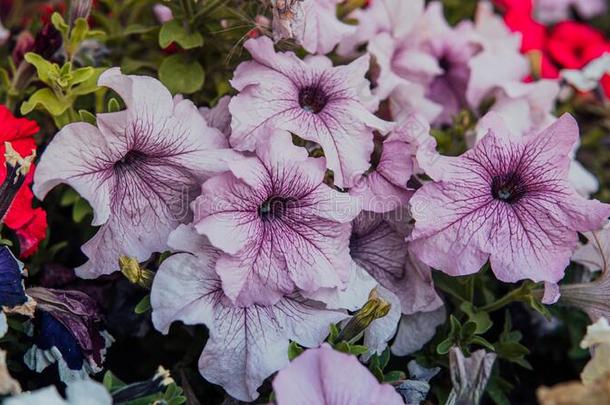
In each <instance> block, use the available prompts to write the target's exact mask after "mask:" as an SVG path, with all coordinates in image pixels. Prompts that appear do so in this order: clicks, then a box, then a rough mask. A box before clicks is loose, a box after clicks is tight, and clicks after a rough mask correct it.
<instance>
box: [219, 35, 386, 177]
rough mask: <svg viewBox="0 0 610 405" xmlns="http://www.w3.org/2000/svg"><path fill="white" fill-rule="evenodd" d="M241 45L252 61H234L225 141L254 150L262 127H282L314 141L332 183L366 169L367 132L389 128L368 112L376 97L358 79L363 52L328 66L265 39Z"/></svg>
mask: <svg viewBox="0 0 610 405" xmlns="http://www.w3.org/2000/svg"><path fill="white" fill-rule="evenodd" d="M244 46H245V48H246V49H248V51H249V52H250V54H251V55H252V57H253V59H254V60H252V61H248V62H244V63H242V64H240V65H239V66H238V67H237V69H236V71H235V74H234V77H233V80H231V84H232V85H233V87H234V88H235V89H237V90H238V91H239V94H237V95H236V96H235V97H233V99H232V100H231V103H230V104H229V110H230V111H231V114H232V115H233V120H232V122H231V130H232V134H231V145H232V146H233V147H235V148H237V149H239V150H254V148H255V147H256V141H257V139H260V138H261V137H263V136H264V135H265V134H266V133H267V132H268V130H267V129H266V128H269V127H272V128H278V129H283V130H287V131H290V132H292V133H293V134H296V135H298V136H300V137H301V138H303V139H306V140H310V141H314V142H317V143H318V144H320V146H321V147H322V149H323V150H324V155H325V157H326V161H327V164H328V168H329V169H331V170H332V171H333V174H334V181H335V184H336V185H337V186H339V187H349V186H350V185H352V183H353V182H354V181H355V179H356V176H357V175H360V174H362V173H364V172H365V171H366V170H367V169H368V168H369V158H370V156H371V153H372V152H373V130H374V129H377V130H379V131H380V132H382V133H387V132H388V131H389V130H390V129H391V128H392V124H391V123H389V122H386V121H383V120H381V119H379V118H377V117H376V116H374V115H373V114H372V113H371V112H370V111H369V108H370V109H374V108H376V105H377V100H376V99H375V98H374V97H372V96H371V92H370V89H369V82H368V80H366V79H365V77H364V76H365V74H366V72H367V70H368V68H369V58H368V56H363V57H361V58H358V59H357V60H355V61H353V62H352V63H350V64H349V65H345V66H336V67H333V66H332V64H331V61H330V60H329V59H327V58H326V57H322V56H318V57H313V58H309V59H307V60H306V61H302V60H301V59H299V58H298V57H297V56H296V55H295V54H294V53H292V52H284V53H276V52H275V51H274V49H273V43H272V42H271V40H270V39H269V38H266V37H261V38H257V39H251V40H248V41H247V42H246V44H245V45H244Z"/></svg>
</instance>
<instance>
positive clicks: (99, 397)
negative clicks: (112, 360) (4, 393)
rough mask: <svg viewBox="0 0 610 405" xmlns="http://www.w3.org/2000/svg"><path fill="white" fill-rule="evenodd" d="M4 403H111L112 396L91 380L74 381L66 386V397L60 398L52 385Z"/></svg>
mask: <svg viewBox="0 0 610 405" xmlns="http://www.w3.org/2000/svg"><path fill="white" fill-rule="evenodd" d="M4 403H5V404H6V405H38V404H49V405H83V404H87V405H112V403H113V402H112V397H111V396H110V394H109V393H108V391H107V390H106V388H105V387H104V386H103V385H102V384H100V383H98V382H97V381H93V380H82V381H74V382H72V383H70V384H68V385H67V387H66V398H65V399H64V398H62V397H61V395H59V392H57V388H56V387H55V386H53V385H51V386H48V387H45V388H41V389H39V390H36V391H32V392H26V393H23V394H21V395H18V396H14V397H12V398H8V399H6V400H5V402H4Z"/></svg>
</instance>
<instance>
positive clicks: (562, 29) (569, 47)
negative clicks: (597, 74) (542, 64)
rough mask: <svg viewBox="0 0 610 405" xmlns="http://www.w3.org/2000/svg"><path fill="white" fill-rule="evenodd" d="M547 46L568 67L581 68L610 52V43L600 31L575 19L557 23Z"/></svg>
mask: <svg viewBox="0 0 610 405" xmlns="http://www.w3.org/2000/svg"><path fill="white" fill-rule="evenodd" d="M547 48H548V51H549V54H550V55H551V57H552V58H553V59H554V60H555V62H557V64H559V65H560V66H561V67H563V68H567V69H580V68H582V67H583V66H585V65H586V64H587V63H589V62H591V61H592V60H593V59H595V58H597V57H599V56H601V55H603V54H604V52H610V45H609V44H608V43H607V42H606V38H605V37H604V35H603V34H602V33H601V32H600V31H598V30H596V29H594V28H591V27H589V26H588V25H585V24H581V23H577V22H574V21H564V22H562V23H559V24H557V25H556V26H555V28H554V29H553V31H552V32H551V35H550V36H549V39H548V44H547Z"/></svg>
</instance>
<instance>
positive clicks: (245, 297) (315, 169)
mask: <svg viewBox="0 0 610 405" xmlns="http://www.w3.org/2000/svg"><path fill="white" fill-rule="evenodd" d="M324 167H325V162H324V159H323V158H310V157H308V156H307V151H306V150H305V149H304V148H299V147H297V146H294V145H293V144H292V140H291V137H290V134H288V133H286V132H284V131H277V132H270V133H268V134H267V138H266V139H261V142H260V143H259V145H258V147H257V155H256V156H252V157H247V158H244V159H243V160H241V161H237V162H232V163H230V169H231V170H230V172H227V173H224V174H221V175H218V176H216V177H213V178H211V179H210V180H208V181H206V182H205V183H204V184H203V187H202V194H201V196H200V197H198V198H197V200H196V201H195V202H194V204H193V210H194V211H195V225H196V228H197V231H198V232H200V233H202V234H204V235H206V236H207V237H208V238H209V239H210V241H211V242H212V245H214V246H216V247H217V248H219V249H221V250H222V251H223V252H225V253H224V254H223V255H222V257H221V258H220V259H219V260H218V264H217V266H216V271H217V272H218V274H219V275H220V278H221V279H222V284H223V288H224V290H225V292H226V294H227V295H228V296H229V297H230V298H231V299H233V300H235V302H237V303H239V304H240V305H250V304H252V303H259V304H273V303H274V302H276V301H277V300H278V299H280V297H281V296H283V295H285V294H289V293H292V292H293V291H294V290H295V289H301V290H304V291H306V292H313V291H316V290H317V289H319V288H323V287H324V288H332V287H342V286H344V284H345V282H346V281H347V280H348V279H349V277H350V269H351V264H350V262H351V259H350V256H349V246H348V244H349V235H350V229H351V226H350V221H351V219H352V218H353V217H354V216H356V215H357V213H358V212H357V201H356V200H355V199H353V198H351V197H350V196H349V195H348V194H347V193H339V192H338V191H336V190H334V189H332V188H330V187H329V186H328V185H326V184H325V183H324V182H323V180H324V173H325V170H324Z"/></svg>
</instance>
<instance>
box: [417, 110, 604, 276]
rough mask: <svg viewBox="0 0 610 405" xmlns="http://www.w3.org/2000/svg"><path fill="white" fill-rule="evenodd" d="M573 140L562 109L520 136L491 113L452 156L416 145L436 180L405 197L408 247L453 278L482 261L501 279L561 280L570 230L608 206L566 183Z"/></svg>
mask: <svg viewBox="0 0 610 405" xmlns="http://www.w3.org/2000/svg"><path fill="white" fill-rule="evenodd" d="M493 117H494V116H493V115H491V116H489V117H488V119H494V118H493ZM577 139H578V126H577V124H576V121H575V120H574V119H573V118H572V117H571V116H570V115H567V114H566V115H564V116H562V117H561V118H559V119H558V120H557V121H556V122H555V123H554V124H553V125H551V126H550V127H548V128H546V129H544V130H543V131H541V132H539V133H537V134H535V135H531V136H527V137H515V136H514V135H511V134H510V132H509V131H508V129H507V128H506V125H505V124H504V122H503V120H502V119H501V118H500V117H498V116H496V118H495V124H493V125H490V130H489V132H488V134H487V135H485V136H484V137H483V139H482V140H481V141H479V142H478V143H477V144H476V145H475V146H474V148H473V149H471V150H469V151H467V152H466V153H464V154H463V155H461V156H459V157H443V156H439V155H435V154H434V153H430V151H429V150H428V149H427V148H422V149H420V152H421V153H420V154H419V155H418V159H419V162H420V164H421V165H422V167H423V168H424V169H425V170H426V173H427V174H428V175H429V176H430V177H432V179H434V180H435V181H434V182H432V183H427V184H425V185H424V186H423V187H422V188H421V189H419V190H418V191H417V192H416V193H415V195H414V196H413V197H412V198H411V200H410V204H411V211H412V214H413V217H414V218H415V228H414V230H413V233H412V235H411V237H410V239H411V240H412V244H411V249H412V252H413V253H415V255H416V256H417V257H418V258H419V259H420V260H421V261H423V262H424V263H426V264H428V265H429V266H432V267H434V268H437V269H439V270H442V271H444V272H446V273H447V274H450V275H453V276H458V275H466V274H472V273H475V272H477V271H478V270H479V269H480V268H481V266H482V265H483V264H485V262H486V261H487V260H489V261H490V264H491V267H492V269H493V271H494V273H495V275H496V277H497V278H498V279H499V280H502V281H505V282H515V281H518V280H521V279H531V280H534V281H548V282H557V281H558V280H560V279H561V278H562V277H563V275H564V270H565V268H566V267H567V265H568V264H569V261H570V256H571V255H572V252H573V250H574V249H575V248H576V245H577V242H578V236H577V232H585V231H591V230H596V229H598V228H600V227H601V226H602V225H603V224H604V222H605V221H606V219H607V217H608V216H609V215H610V206H609V205H607V204H602V203H600V202H599V201H596V200H586V199H585V198H583V197H581V196H579V195H578V194H577V193H576V192H575V191H574V189H573V188H572V187H571V186H570V184H569V183H568V181H567V173H568V169H569V165H570V157H569V155H570V151H571V149H572V148H573V147H574V144H575V143H576V141H577ZM420 156H421V158H420Z"/></svg>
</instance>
